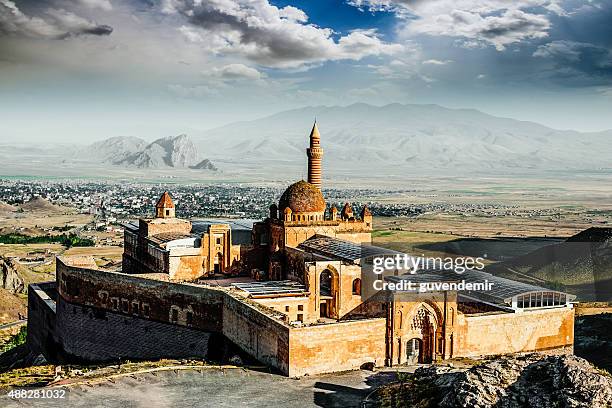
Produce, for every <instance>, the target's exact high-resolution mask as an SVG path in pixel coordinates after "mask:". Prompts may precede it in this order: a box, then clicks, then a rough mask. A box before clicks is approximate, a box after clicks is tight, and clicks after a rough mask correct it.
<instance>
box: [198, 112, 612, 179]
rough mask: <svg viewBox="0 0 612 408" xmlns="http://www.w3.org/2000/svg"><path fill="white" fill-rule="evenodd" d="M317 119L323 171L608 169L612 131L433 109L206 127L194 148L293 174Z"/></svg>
mask: <svg viewBox="0 0 612 408" xmlns="http://www.w3.org/2000/svg"><path fill="white" fill-rule="evenodd" d="M315 117H316V118H317V121H318V123H319V129H320V131H321V134H322V143H323V147H324V149H325V152H326V153H325V157H324V164H325V166H326V169H328V170H334V169H359V170H360V171H361V172H364V173H365V172H371V173H372V174H382V175H390V174H398V173H397V172H402V173H404V172H412V173H417V174H431V172H438V173H439V172H447V171H448V170H451V171H452V173H451V174H457V172H473V171H479V172H482V171H496V170H503V171H505V172H508V171H510V172H522V171H525V170H529V171H533V170H555V169H563V170H567V169H586V168H590V169H600V168H602V167H603V168H610V161H609V157H608V156H609V155H607V154H606V152H609V151H611V150H612V131H607V132H598V133H581V132H576V131H560V130H555V129H551V128H548V127H546V126H542V125H539V124H537V123H533V122H524V121H518V120H513V119H507V118H501V117H495V116H491V115H488V114H485V113H482V112H480V111H477V110H473V109H448V108H444V107H441V106H438V105H402V104H390V105H386V106H372V105H368V104H364V103H360V104H354V105H350V106H346V107H339V106H331V107H330V106H318V107H308V108H301V109H295V110H289V111H284V112H280V113H277V114H275V115H272V116H268V117H265V118H262V119H257V120H253V121H248V122H236V123H233V124H230V125H227V126H223V127H220V128H217V129H212V130H210V131H207V132H205V133H204V134H203V135H202V136H201V137H199V138H198V139H196V142H197V143H198V145H202V146H204V145H207V146H215V152H214V156H212V159H213V160H221V159H222V160H230V161H231V160H244V161H247V160H250V161H252V162H253V163H263V162H266V163H270V162H272V161H278V162H279V163H281V162H282V163H288V162H292V163H295V166H296V168H298V167H299V166H302V165H303V162H304V148H305V147H306V145H307V141H308V135H309V132H310V128H311V126H312V122H313V119H314V118H315ZM364 163H367V164H368V165H369V166H368V165H365V166H364Z"/></svg>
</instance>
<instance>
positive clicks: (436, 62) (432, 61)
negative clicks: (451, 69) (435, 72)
mask: <svg viewBox="0 0 612 408" xmlns="http://www.w3.org/2000/svg"><path fill="white" fill-rule="evenodd" d="M451 62H453V61H452V60H444V61H441V60H437V59H428V60H425V61H423V62H422V64H423V65H446V64H450V63H451Z"/></svg>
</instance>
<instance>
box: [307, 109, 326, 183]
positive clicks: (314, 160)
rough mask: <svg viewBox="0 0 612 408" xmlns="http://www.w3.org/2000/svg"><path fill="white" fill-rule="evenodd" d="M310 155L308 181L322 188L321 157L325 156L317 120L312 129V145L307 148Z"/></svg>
mask: <svg viewBox="0 0 612 408" xmlns="http://www.w3.org/2000/svg"><path fill="white" fill-rule="evenodd" d="M306 155H307V156H308V182H309V183H310V184H313V185H315V186H317V187H318V188H319V190H320V189H321V172H322V169H321V159H322V158H323V149H322V148H321V135H320V134H319V128H318V127H317V121H316V120H315V122H314V125H313V127H312V130H311V131H310V147H309V148H308V149H306Z"/></svg>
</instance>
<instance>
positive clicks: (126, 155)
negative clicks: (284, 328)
mask: <svg viewBox="0 0 612 408" xmlns="http://www.w3.org/2000/svg"><path fill="white" fill-rule="evenodd" d="M86 153H87V154H88V155H89V157H91V158H92V160H94V161H98V162H101V163H110V164H114V165H119V166H128V167H137V168H141V169H158V168H183V169H185V168H191V169H199V170H211V171H216V170H217V169H216V167H215V166H214V165H213V163H212V162H211V161H210V160H208V159H202V157H201V156H200V153H199V152H198V149H197V148H196V146H195V145H194V143H193V141H192V140H191V139H190V138H189V136H187V135H178V136H173V137H172V136H171V137H163V138H160V139H157V140H155V141H154V142H152V143H147V142H145V141H144V140H142V139H139V138H134V137H113V138H110V139H106V140H102V141H100V142H96V143H94V144H92V145H90V146H89V147H88V148H87V149H86Z"/></svg>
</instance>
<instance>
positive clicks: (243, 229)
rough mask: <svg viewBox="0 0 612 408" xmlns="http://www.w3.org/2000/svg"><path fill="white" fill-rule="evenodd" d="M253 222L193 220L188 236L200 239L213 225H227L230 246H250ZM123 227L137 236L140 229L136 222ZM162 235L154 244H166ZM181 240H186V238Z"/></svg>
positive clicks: (243, 220)
mask: <svg viewBox="0 0 612 408" xmlns="http://www.w3.org/2000/svg"><path fill="white" fill-rule="evenodd" d="M255 222H257V220H251V219H232V220H227V219H212V218H211V219H200V220H193V221H191V234H189V235H188V236H189V237H191V238H200V236H201V235H202V234H203V233H205V232H208V227H209V226H211V225H213V224H228V225H229V226H230V229H231V231H232V244H234V245H238V244H250V243H251V231H252V229H253V224H254V223H255ZM124 227H125V229H126V230H127V231H129V232H131V233H133V234H138V229H139V228H140V227H139V225H138V222H136V221H131V222H128V223H126V224H124ZM163 234H165V233H162V234H158V235H162V237H160V238H159V240H155V242H158V243H160V244H161V243H165V242H168V241H167V240H165V238H164V237H163ZM171 234H172V233H171ZM158 235H156V236H158ZM151 238H153V237H151ZM183 238H187V236H185V237H183ZM179 239H182V238H179Z"/></svg>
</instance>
